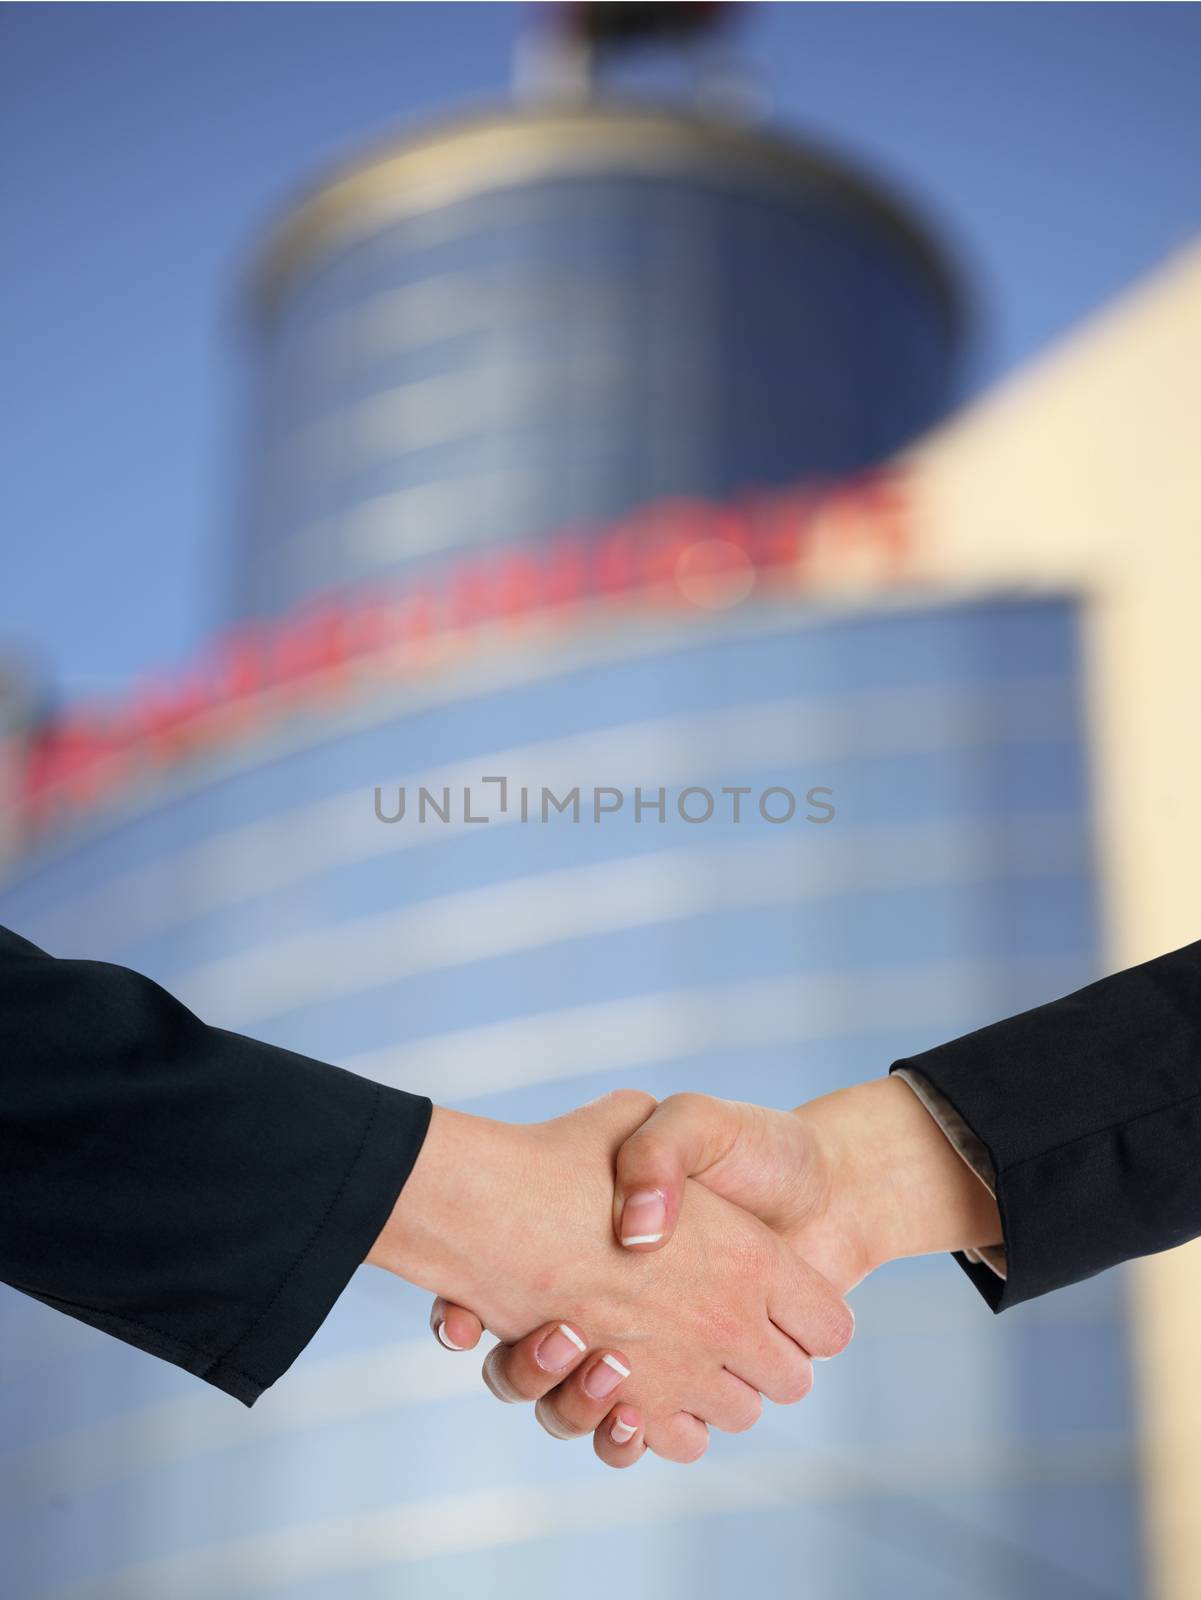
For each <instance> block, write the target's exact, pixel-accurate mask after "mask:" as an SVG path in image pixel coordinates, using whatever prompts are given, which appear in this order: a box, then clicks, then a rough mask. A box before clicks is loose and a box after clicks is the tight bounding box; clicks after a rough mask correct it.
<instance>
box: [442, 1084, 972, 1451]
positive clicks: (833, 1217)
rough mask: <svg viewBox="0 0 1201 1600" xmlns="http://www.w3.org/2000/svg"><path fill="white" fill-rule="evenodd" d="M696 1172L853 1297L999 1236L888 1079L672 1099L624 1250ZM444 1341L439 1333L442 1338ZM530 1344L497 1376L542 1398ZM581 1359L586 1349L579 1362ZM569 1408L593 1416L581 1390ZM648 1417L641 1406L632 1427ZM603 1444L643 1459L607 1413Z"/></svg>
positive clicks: (632, 1209)
mask: <svg viewBox="0 0 1201 1600" xmlns="http://www.w3.org/2000/svg"><path fill="white" fill-rule="evenodd" d="M689 1175H691V1176H692V1177H693V1178H694V1179H695V1180H696V1181H698V1182H700V1183H702V1184H704V1185H705V1186H706V1187H708V1188H710V1189H711V1190H713V1191H714V1192H716V1193H718V1194H720V1195H722V1196H723V1197H724V1198H726V1199H728V1200H730V1201H733V1202H735V1203H737V1204H738V1205H740V1206H743V1207H745V1208H747V1209H748V1210H750V1211H753V1212H754V1213H755V1214H756V1215H757V1216H758V1217H759V1218H760V1219H761V1220H763V1221H764V1222H766V1223H767V1224H768V1225H769V1226H771V1227H772V1228H773V1229H774V1230H776V1232H778V1233H779V1234H780V1235H781V1237H783V1238H784V1239H785V1240H787V1242H788V1243H789V1244H790V1245H791V1247H792V1248H793V1249H794V1250H796V1251H798V1252H799V1253H800V1254H801V1255H802V1256H803V1257H804V1258H805V1259H806V1260H807V1261H808V1262H809V1263H810V1264H811V1265H812V1266H815V1267H816V1268H817V1269H818V1270H819V1271H820V1272H821V1273H822V1274H823V1275H824V1276H825V1277H826V1278H828V1279H829V1281H830V1282H831V1283H832V1284H833V1285H834V1286H835V1288H837V1289H838V1290H839V1292H840V1293H845V1292H846V1291H847V1290H848V1289H850V1288H852V1287H853V1286H854V1285H855V1284H856V1283H858V1282H860V1281H861V1280H862V1279H863V1278H864V1277H866V1276H867V1274H868V1273H869V1272H872V1271H873V1270H875V1268H876V1267H878V1266H880V1265H882V1264H883V1263H884V1262H885V1261H889V1260H892V1259H894V1258H897V1257H900V1256H905V1255H919V1254H925V1253H930V1252H935V1251H942V1250H953V1249H963V1248H969V1247H972V1246H975V1247H980V1246H983V1245H988V1244H995V1243H997V1242H999V1240H1000V1238H1001V1226H1000V1220H999V1217H998V1213H997V1208H996V1202H995V1200H994V1199H993V1197H992V1195H991V1194H990V1193H989V1191H988V1190H987V1189H986V1188H985V1186H984V1185H983V1184H982V1183H981V1182H980V1180H979V1179H978V1178H977V1177H976V1176H975V1174H974V1173H973V1172H972V1171H971V1170H970V1168H969V1167H968V1166H967V1165H966V1163H964V1162H963V1161H962V1159H961V1158H960V1157H959V1155H958V1154H957V1153H956V1152H955V1150H954V1149H953V1148H952V1146H951V1145H950V1143H949V1142H948V1141H947V1139H946V1138H945V1136H944V1135H943V1133H942V1131H941V1130H940V1128H939V1127H938V1125H937V1123H936V1122H935V1121H934V1120H933V1118H932V1117H931V1116H930V1115H929V1113H928V1112H927V1111H926V1110H925V1108H924V1107H923V1106H922V1105H921V1103H920V1101H919V1100H918V1099H917V1097H916V1096H915V1095H914V1094H913V1092H912V1090H910V1089H909V1088H908V1086H907V1085H906V1084H904V1083H903V1082H901V1081H900V1080H899V1079H896V1078H885V1079H880V1080H876V1081H873V1082H870V1083H866V1084H862V1085H859V1086H857V1087H856V1088H853V1089H845V1090H839V1091H837V1092H836V1093H834V1094H832V1095H827V1096H825V1097H824V1098H822V1099H820V1100H815V1101H812V1102H810V1103H809V1104H808V1105H804V1106H799V1107H797V1109H796V1110H795V1111H778V1110H772V1109H770V1108H768V1107H765V1106H755V1105H749V1104H745V1103H742V1102H736V1101H727V1100H715V1099H711V1098H710V1097H708V1096H705V1095H693V1094H685V1095H676V1096H673V1097H672V1098H671V1099H669V1100H665V1101H664V1102H663V1103H662V1105H660V1106H658V1107H657V1108H656V1109H655V1111H654V1112H652V1114H651V1115H650V1117H649V1118H648V1119H647V1120H646V1121H645V1122H644V1123H643V1124H642V1126H641V1127H640V1128H639V1129H638V1130H637V1131H636V1132H635V1133H634V1134H632V1135H631V1137H630V1138H629V1139H628V1140H627V1141H626V1142H625V1144H624V1145H623V1146H622V1148H621V1150H620V1152H619V1153H618V1157H617V1163H616V1184H615V1189H614V1198H613V1217H614V1232H615V1235H616V1237H617V1238H618V1239H619V1240H624V1241H625V1247H626V1248H627V1249H628V1250H631V1251H633V1252H638V1253H644V1252H648V1251H654V1250H658V1249H661V1248H662V1246H663V1245H664V1244H665V1243H666V1241H667V1240H668V1239H670V1238H671V1236H672V1233H673V1231H674V1229H675V1227H676V1223H677V1219H678V1216H679V1206H680V1196H681V1194H682V1193H683V1186H684V1180H685V1178H686V1177H687V1176H689ZM435 1327H436V1331H437V1330H445V1331H446V1332H447V1334H448V1336H449V1337H450V1339H451V1340H452V1341H453V1344H454V1345H456V1346H459V1347H462V1348H470V1347H471V1346H472V1345H474V1344H475V1343H476V1341H477V1340H478V1338H479V1323H478V1321H477V1319H476V1318H475V1317H474V1316H473V1315H472V1313H471V1312H469V1311H467V1310H465V1309H464V1308H463V1307H462V1306H459V1305H452V1304H447V1303H445V1302H441V1301H440V1302H438V1304H437V1305H436V1306H435ZM440 1336H441V1334H440ZM525 1344H526V1341H523V1342H522V1344H521V1345H518V1346H514V1347H513V1348H512V1349H511V1350H506V1349H504V1348H503V1347H498V1349H497V1350H495V1351H493V1352H492V1354H491V1355H490V1357H489V1364H490V1366H491V1368H492V1378H493V1381H494V1382H495V1381H497V1380H499V1382H500V1383H508V1384H510V1385H511V1386H513V1387H515V1388H517V1389H518V1390H519V1392H520V1393H521V1394H522V1395H524V1396H525V1397H526V1398H537V1397H540V1396H541V1397H542V1398H541V1399H540V1402H539V1403H540V1405H541V1406H543V1407H549V1408H550V1409H551V1410H552V1411H553V1410H554V1408H555V1407H556V1404H557V1400H556V1396H557V1395H558V1394H559V1392H560V1391H559V1390H556V1389H555V1388H554V1387H553V1386H552V1385H551V1384H549V1383H548V1382H547V1380H546V1379H545V1377H544V1376H543V1377H542V1378H541V1379H539V1377H538V1375H536V1374H535V1373H532V1372H531V1371H530V1370H529V1364H528V1352H527V1350H526V1349H525ZM581 1359H582V1357H581ZM572 1404H573V1412H574V1414H575V1415H576V1416H577V1417H578V1418H581V1419H583V1418H585V1417H586V1410H585V1408H583V1407H582V1406H580V1404H579V1401H578V1398H577V1397H575V1396H573V1397H572ZM637 1420H638V1419H637V1418H636V1416H635V1414H634V1413H633V1412H632V1411H631V1412H630V1413H629V1414H628V1415H626V1416H625V1418H624V1421H625V1423H626V1424H627V1425H629V1424H632V1423H636V1421H637ZM595 1422H596V1425H597V1426H596V1434H595V1445H596V1449H597V1453H598V1454H599V1455H601V1457H602V1459H604V1460H606V1461H609V1462H610V1464H611V1465H614V1466H620V1465H629V1464H630V1463H631V1462H632V1461H633V1460H635V1459H637V1454H636V1453H635V1452H637V1453H640V1451H638V1439H637V1438H636V1437H633V1436H631V1437H630V1438H628V1439H626V1437H625V1434H624V1429H623V1430H621V1439H619V1440H614V1439H613V1438H612V1437H610V1436H609V1433H608V1431H607V1430H608V1429H609V1428H610V1427H611V1422H610V1420H609V1419H608V1418H604V1417H601V1416H599V1415H598V1416H597V1417H596V1419H595Z"/></svg>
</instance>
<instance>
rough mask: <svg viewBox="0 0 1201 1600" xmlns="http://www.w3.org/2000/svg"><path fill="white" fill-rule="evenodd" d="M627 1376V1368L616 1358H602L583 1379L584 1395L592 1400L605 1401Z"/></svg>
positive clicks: (628, 1370)
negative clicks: (587, 1395)
mask: <svg viewBox="0 0 1201 1600" xmlns="http://www.w3.org/2000/svg"><path fill="white" fill-rule="evenodd" d="M629 1375H630V1369H629V1367H623V1366H622V1364H621V1362H620V1361H619V1360H618V1359H617V1357H616V1356H602V1357H601V1358H600V1360H599V1361H598V1362H597V1363H596V1365H595V1366H594V1367H593V1368H592V1370H591V1371H590V1372H589V1373H588V1374H587V1376H586V1377H585V1379H584V1393H585V1394H590V1395H591V1396H592V1398H593V1399H594V1400H607V1399H608V1398H609V1396H610V1395H611V1394H612V1393H613V1391H614V1389H616V1387H617V1385H618V1384H619V1383H621V1382H622V1380H623V1379H624V1378H628V1377H629Z"/></svg>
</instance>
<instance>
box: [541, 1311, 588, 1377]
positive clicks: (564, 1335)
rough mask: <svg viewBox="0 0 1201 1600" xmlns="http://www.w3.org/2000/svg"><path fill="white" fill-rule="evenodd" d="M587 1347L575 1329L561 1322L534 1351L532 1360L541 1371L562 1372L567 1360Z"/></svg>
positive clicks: (573, 1358)
mask: <svg viewBox="0 0 1201 1600" xmlns="http://www.w3.org/2000/svg"><path fill="white" fill-rule="evenodd" d="M587 1348H588V1346H587V1345H586V1344H585V1343H584V1341H583V1340H582V1339H581V1338H580V1336H579V1334H578V1333H577V1332H576V1331H575V1329H574V1328H569V1327H568V1326H567V1324H566V1323H565V1322H561V1323H560V1324H559V1326H558V1327H557V1328H552V1329H551V1331H550V1332H549V1333H548V1334H547V1336H546V1338H545V1339H543V1341H542V1343H541V1344H540V1345H539V1346H538V1348H537V1349H536V1350H535V1351H534V1360H535V1361H536V1362H537V1363H538V1365H539V1366H540V1367H541V1368H542V1370H543V1372H562V1370H563V1368H564V1367H565V1366H567V1364H568V1363H569V1362H571V1361H574V1360H575V1358H576V1356H579V1355H583V1353H584V1351H585V1350H587Z"/></svg>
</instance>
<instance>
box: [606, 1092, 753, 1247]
mask: <svg viewBox="0 0 1201 1600" xmlns="http://www.w3.org/2000/svg"><path fill="white" fill-rule="evenodd" d="M737 1134H738V1108H737V1107H736V1106H735V1105H734V1103H733V1102H731V1101H728V1100H714V1099H711V1098H710V1097H709V1096H708V1095H701V1094H676V1095H672V1096H671V1097H670V1098H669V1099H667V1100H664V1101H663V1102H662V1103H661V1104H660V1105H659V1106H657V1107H656V1108H655V1110H654V1111H652V1112H651V1114H650V1116H649V1117H648V1118H647V1119H646V1121H645V1122H644V1123H643V1124H642V1126H641V1127H640V1128H638V1129H636V1130H635V1132H634V1133H632V1134H631V1135H630V1137H629V1138H628V1139H627V1140H626V1142H625V1143H624V1144H623V1145H622V1147H621V1149H620V1150H619V1151H618V1152H617V1163H616V1183H615V1186H614V1192H613V1225H614V1231H615V1232H616V1234H617V1238H618V1241H619V1243H621V1244H622V1245H624V1246H625V1248H626V1249H627V1250H657V1249H659V1248H660V1246H662V1245H664V1244H666V1242H667V1240H668V1239H670V1238H671V1236H672V1234H673V1233H674V1231H675V1226H676V1222H677V1220H678V1219H679V1215H680V1205H681V1203H682V1200H683V1195H684V1180H685V1179H686V1178H688V1177H691V1176H692V1175H694V1174H695V1173H699V1172H703V1171H704V1170H705V1169H706V1168H707V1167H710V1166H712V1165H713V1163H714V1162H715V1161H719V1160H720V1159H721V1157H722V1156H723V1155H725V1153H726V1152H727V1151H728V1150H729V1148H730V1146H731V1144H732V1143H733V1142H734V1140H735V1138H736V1137H737Z"/></svg>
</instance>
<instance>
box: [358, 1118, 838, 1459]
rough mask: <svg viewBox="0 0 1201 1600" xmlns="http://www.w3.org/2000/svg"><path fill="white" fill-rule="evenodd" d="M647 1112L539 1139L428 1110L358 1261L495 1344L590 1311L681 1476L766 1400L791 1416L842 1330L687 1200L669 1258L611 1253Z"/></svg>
mask: <svg viewBox="0 0 1201 1600" xmlns="http://www.w3.org/2000/svg"><path fill="white" fill-rule="evenodd" d="M653 1105H654V1102H653V1101H652V1100H651V1099H650V1097H649V1096H647V1095H642V1094H639V1093H637V1092H636V1091H632V1090H631V1091H625V1092H622V1093H618V1094H614V1095H607V1096H605V1097H604V1098H603V1099H601V1100H599V1101H595V1102H593V1104H591V1105H589V1106H584V1107H582V1108H581V1109H580V1110H579V1111H575V1112H572V1113H570V1114H569V1115H568V1116H566V1117H560V1118H557V1119H555V1120H554V1121H552V1122H547V1123H541V1124H537V1125H535V1126H533V1127H511V1126H508V1125H506V1124H503V1123H496V1122H491V1121H488V1120H486V1119H484V1118H479V1117H466V1116H463V1115H461V1114H459V1113H455V1112H449V1111H445V1110H441V1109H438V1110H436V1111H435V1112H434V1116H433V1120H432V1122H431V1126H430V1132H429V1134H428V1135H427V1139H426V1143H425V1146H424V1147H423V1150H422V1154H421V1156H420V1158H419V1160H418V1162H417V1165H416V1167H415V1169H414V1171H413V1173H412V1175H411V1176H410V1178H409V1181H408V1183H406V1185H405V1187H404V1189H403V1190H402V1192H401V1195H400V1198H399V1199H398V1201H397V1203H396V1206H395V1208H394V1211H393V1214H392V1217H391V1219H390V1220H389V1223H388V1224H387V1226H386V1227H385V1228H384V1230H383V1232H382V1233H381V1235H380V1237H379V1239H378V1240H377V1242H376V1245H375V1247H374V1248H373V1250H372V1252H371V1254H370V1256H369V1257H368V1260H369V1261H371V1262H373V1263H374V1264H376V1265H380V1266H384V1267H386V1268H388V1269H389V1270H391V1271H393V1272H396V1273H398V1274H399V1275H400V1276H401V1277H404V1278H407V1279H408V1280H409V1281H410V1282H413V1283H417V1284H420V1285H423V1286H424V1287H426V1288H430V1289H438V1290H441V1291H442V1292H443V1293H444V1294H445V1295H447V1297H448V1298H449V1299H451V1300H453V1301H454V1302H456V1303H458V1304H460V1305H462V1304H468V1305H471V1306H473V1307H474V1308H475V1310H476V1311H477V1312H478V1313H479V1314H480V1320H481V1321H482V1322H483V1324H484V1325H485V1326H487V1327H489V1328H490V1329H491V1330H492V1331H493V1332H495V1333H497V1334H498V1335H499V1336H500V1337H501V1338H502V1339H506V1340H508V1339H514V1338H516V1337H518V1336H519V1335H521V1334H523V1333H524V1332H525V1331H526V1330H527V1329H529V1328H530V1327H543V1326H544V1325H547V1324H550V1323H552V1322H554V1323H557V1322H558V1321H560V1320H562V1319H564V1318H566V1319H567V1321H568V1323H569V1325H571V1324H573V1323H575V1322H578V1321H580V1320H581V1319H582V1317H583V1314H584V1312H585V1310H587V1314H588V1326H589V1330H590V1334H591V1336H592V1339H593V1342H594V1344H595V1345H597V1346H599V1347H603V1348H604V1349H606V1350H607V1351H609V1352H610V1353H612V1354H614V1355H616V1356H617V1359H618V1361H619V1364H620V1365H621V1366H623V1367H626V1368H632V1369H633V1370H634V1373H635V1377H634V1378H632V1379H631V1380H628V1382H626V1381H624V1380H623V1398H624V1397H625V1394H626V1390H627V1389H628V1390H629V1395H628V1399H629V1402H630V1403H631V1404H633V1405H636V1406H637V1407H638V1408H639V1411H640V1413H641V1416H642V1418H643V1419H644V1438H645V1441H646V1443H647V1445H648V1446H649V1447H650V1448H651V1449H652V1450H655V1451H656V1452H657V1453H659V1454H662V1455H666V1456H668V1457H670V1458H671V1459H673V1460H693V1459H695V1457H696V1456H698V1455H700V1454H701V1453H702V1452H703V1450H704V1448H705V1445H706V1443H707V1430H706V1428H705V1426H704V1425H705V1424H706V1423H712V1424H713V1425H714V1426H716V1427H719V1428H723V1429H727V1430H740V1429H742V1428H745V1427H748V1426H750V1424H751V1423H752V1422H753V1421H754V1420H755V1418H756V1417H757V1415H758V1413H759V1410H760V1405H761V1402H760V1398H759V1396H760V1394H766V1395H767V1396H768V1397H769V1398H772V1399H778V1400H780V1401H782V1402H788V1401H792V1400H796V1399H799V1398H800V1397H801V1396H802V1395H803V1394H804V1393H805V1392H806V1391H807V1390H808V1388H809V1385H810V1383H811V1381H812V1375H811V1370H810V1364H809V1355H832V1354H835V1353H836V1352H837V1351H838V1350H840V1349H842V1347H843V1346H844V1345H845V1343H846V1341H847V1339H848V1338H849V1337H850V1331H851V1319H850V1313H849V1311H848V1310H847V1308H846V1307H845V1306H844V1305H843V1303H842V1301H841V1300H840V1299H839V1298H838V1296H837V1295H836V1294H834V1292H833V1291H832V1290H831V1289H830V1287H829V1285H828V1284H826V1283H825V1282H824V1281H823V1280H822V1279H821V1278H820V1277H819V1275H818V1274H816V1273H814V1272H813V1271H812V1270H811V1269H809V1268H808V1267H806V1266H805V1265H804V1263H803V1262H800V1261H798V1260H797V1259H796V1258H795V1257H794V1256H793V1255H792V1254H791V1252H789V1251H788V1250H787V1248H786V1247H785V1246H784V1245H783V1244H782V1243H781V1241H780V1240H779V1239H777V1238H776V1237H775V1236H774V1235H773V1234H772V1233H771V1231H770V1230H769V1229H768V1228H767V1227H765V1226H764V1225H763V1224H762V1223H761V1222H758V1221H757V1220H756V1219H754V1218H752V1217H750V1216H749V1215H748V1214H746V1213H744V1212H742V1211H740V1210H739V1209H738V1208H737V1207H735V1206H733V1205H730V1204H729V1203H728V1202H726V1201H724V1200H723V1199H721V1198H720V1197H719V1196H717V1195H714V1194H712V1193H710V1192H709V1191H708V1190H706V1189H705V1188H704V1187H703V1186H701V1185H698V1184H695V1183H691V1182H688V1181H685V1183H684V1184H683V1186H682V1190H681V1195H680V1197H679V1199H678V1201H677V1212H678V1216H679V1225H678V1229H677V1236H676V1238H675V1240H674V1242H673V1245H672V1248H671V1249H670V1250H664V1251H661V1252H657V1253H655V1254H653V1255H649V1256H648V1255H644V1254H642V1253H639V1252H637V1251H629V1250H624V1251H623V1250H622V1249H621V1248H620V1247H619V1246H618V1245H617V1244H616V1242H615V1241H614V1239H613V1237H612V1232H611V1228H610V1226H609V1221H608V1218H609V1214H610V1207H611V1201H612V1192H613V1191H612V1181H613V1180H612V1171H613V1167H612V1163H613V1160H614V1157H615V1155H616V1153H617V1151H618V1149H619V1148H620V1146H621V1144H622V1143H623V1141H624V1140H625V1139H626V1138H627V1137H628V1136H629V1134H630V1133H632V1132H633V1131H634V1129H635V1128H637V1127H638V1126H639V1125H640V1124H641V1123H642V1122H643V1121H644V1120H645V1118H646V1116H647V1113H648V1111H649V1110H650V1109H651V1108H652V1107H653ZM806 1352H808V1354H807V1353H806ZM610 1370H612V1369H611V1368H610Z"/></svg>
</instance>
